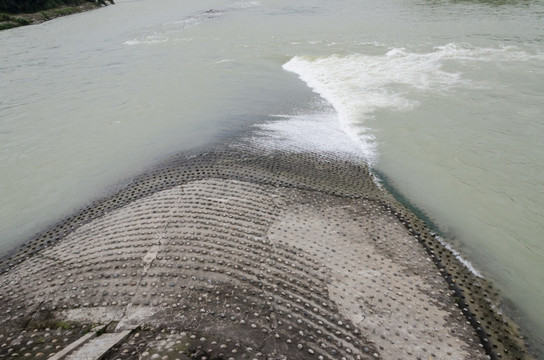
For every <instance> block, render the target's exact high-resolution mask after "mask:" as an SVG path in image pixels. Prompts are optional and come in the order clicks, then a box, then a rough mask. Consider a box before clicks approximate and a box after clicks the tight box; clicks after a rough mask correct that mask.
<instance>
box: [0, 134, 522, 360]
mask: <svg viewBox="0 0 544 360" xmlns="http://www.w3.org/2000/svg"><path fill="white" fill-rule="evenodd" d="M0 266H1V271H2V274H1V275H0V282H1V284H2V287H1V288H0V311H1V313H2V314H3V316H2V317H1V319H0V329H1V330H0V343H1V344H2V346H1V347H0V357H3V358H13V357H35V358H40V357H42V358H47V357H49V356H51V355H53V354H59V353H61V352H62V351H63V350H64V349H66V348H68V347H69V346H70V345H71V344H78V346H73V349H71V348H69V350H70V351H64V353H63V356H66V358H69V356H70V352H71V354H72V356H74V354H75V352H76V351H78V350H77V349H78V348H80V350H79V351H90V350H87V349H90V348H93V347H94V346H95V344H97V345H96V347H97V348H100V355H97V357H96V358H98V356H101V358H105V359H154V358H162V359H187V358H191V359H230V358H233V359H244V358H251V359H253V358H257V359H259V358H262V359H265V358H268V359H281V358H287V359H306V358H307V359H376V358H383V359H407V358H422V359H423V358H425V359H428V358H433V359H434V358H436V359H447V358H452V359H487V358H492V359H497V358H507V359H527V358H530V356H529V354H527V352H526V349H525V345H524V343H523V340H522V339H521V337H520V334H519V333H518V331H517V330H516V326H515V324H513V323H512V322H511V321H510V320H508V318H506V317H505V316H504V315H503V314H500V313H499V312H498V310H497V309H498V307H497V305H498V304H499V302H500V298H499V297H498V294H497V293H495V291H494V290H493V287H492V286H491V284H489V283H488V282H487V281H486V280H484V279H482V278H479V277H477V276H476V275H474V274H473V273H472V272H470V271H469V270H467V269H466V268H465V267H464V266H463V265H462V264H461V263H460V262H459V261H458V259H457V258H456V257H455V256H454V255H453V254H452V253H451V252H450V251H449V250H448V249H446V248H445V247H444V245H443V244H442V243H441V242H440V241H439V240H438V239H437V238H435V235H434V233H432V232H431V231H430V229H428V228H427V227H426V225H425V224H424V223H423V222H422V221H421V220H420V219H418V218H417V217H416V216H415V215H413V214H412V213H411V212H410V211H408V210H407V209H406V208H404V207H403V206H402V205H401V204H399V203H398V202H397V201H396V200H395V199H394V198H393V197H392V196H391V195H390V194H389V193H387V192H386V191H385V190H383V189H381V188H380V187H378V186H377V185H376V183H375V181H374V179H373V176H372V174H371V173H370V172H369V170H368V168H367V167H366V166H365V164H364V163H362V162H360V161H358V160H357V159H353V158H340V157H338V156H335V155H327V154H314V153H311V152H304V153H302V152H301V153H290V152H283V151H280V150H277V151H271V152H266V153H263V152H260V151H256V150H255V149H253V148H251V147H250V146H244V145H241V144H235V145H232V144H231V145H227V146H222V147H218V148H215V149H211V150H208V151H203V152H199V153H192V154H180V155H177V156H175V157H173V158H171V159H170V160H168V161H167V162H165V163H163V164H161V165H160V166H157V167H155V168H154V169H151V170H150V171H149V172H147V173H146V174H144V175H143V176H141V177H139V178H137V179H135V180H134V181H133V182H132V183H131V184H129V185H127V186H126V187H124V188H123V189H122V190H121V191H119V192H117V193H116V194H113V195H112V196H109V197H106V198H104V199H101V200H98V201H96V202H94V203H92V204H90V205H89V206H87V207H86V208H84V209H82V210H81V211H79V212H78V213H77V214H75V215H73V216H71V217H69V218H67V219H65V220H63V221H61V222H59V223H58V224H56V225H54V226H52V227H51V228H50V229H47V230H46V231H44V232H43V233H41V234H39V235H38V236H36V237H35V238H34V239H33V240H31V241H30V242H28V243H27V244H25V245H24V246H22V247H21V248H19V249H18V250H17V251H16V252H14V253H13V254H11V255H10V256H9V257H8V258H5V259H3V260H2V262H1V263H0ZM97 325H103V327H102V328H101V331H100V333H98V334H96V336H88V340H87V339H86V338H85V339H84V340H83V341H80V343H81V344H80V343H76V342H77V341H78V339H81V338H82V337H84V336H85V334H88V333H89V332H91V333H92V332H93V331H95V330H93V329H95V326H97ZM108 334H110V335H108ZM115 334H118V335H115ZM103 336H104V338H103V339H106V337H107V339H108V340H107V341H106V340H104V341H102V342H100V341H99V340H100V338H101V337H103ZM93 338H94V339H95V340H92V339H93ZM110 339H113V340H110ZM90 341H94V342H93V343H90ZM109 341H111V345H107V346H108V350H107V351H104V346H103V344H109ZM86 342H89V344H88V346H85V345H84V343H86ZM100 344H102V346H100ZM81 349H83V350H81ZM89 356H92V355H89Z"/></svg>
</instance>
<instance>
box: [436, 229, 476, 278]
mask: <svg viewBox="0 0 544 360" xmlns="http://www.w3.org/2000/svg"><path fill="white" fill-rule="evenodd" d="M435 239H436V240H438V241H439V242H440V243H441V244H442V245H444V247H445V248H446V249H448V250H449V251H451V253H452V254H453V255H454V256H455V257H456V258H457V260H459V261H460V262H461V263H462V264H463V265H465V267H466V268H467V269H468V270H469V271H471V272H472V273H473V274H474V275H476V276H477V277H479V278H483V276H482V274H480V272H479V271H478V270H476V268H475V267H474V266H472V264H471V263H470V262H469V261H468V260H466V259H465V258H463V257H462V256H461V254H459V252H458V251H457V250H455V249H454V248H453V247H452V246H451V245H450V244H448V243H447V242H445V241H444V239H442V238H441V237H440V236H435Z"/></svg>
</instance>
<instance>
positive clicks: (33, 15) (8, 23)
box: [0, 0, 114, 30]
mask: <svg viewBox="0 0 544 360" xmlns="http://www.w3.org/2000/svg"><path fill="white" fill-rule="evenodd" d="M107 1H108V2H109V3H111V4H114V1H113V0H107ZM103 5H104V6H106V5H107V3H106V1H105V0H0V30H5V29H11V28H14V27H17V26H23V25H31V24H39V23H42V22H44V21H47V20H51V19H54V18H57V17H60V16H65V15H70V14H75V13H80V12H84V11H88V10H93V9H96V8H98V7H101V6H103Z"/></svg>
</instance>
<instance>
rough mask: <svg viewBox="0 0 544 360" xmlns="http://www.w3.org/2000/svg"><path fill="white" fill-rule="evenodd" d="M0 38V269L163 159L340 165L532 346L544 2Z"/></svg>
mask: <svg viewBox="0 0 544 360" xmlns="http://www.w3.org/2000/svg"><path fill="white" fill-rule="evenodd" d="M116 3H117V4H116V5H115V6H108V7H105V8H101V9H99V10H96V11H92V12H88V13H83V14H77V15H73V16H69V17H64V18H59V19H56V20H54V21H50V22H46V23H43V24H40V25H35V26H28V27H23V28H16V29H11V30H7V31H2V32H0V49H1V52H0V54H1V56H0V198H1V199H2V201H1V202H0V253H5V252H7V251H9V250H10V249H12V248H13V247H14V246H16V245H17V244H19V243H21V241H24V240H26V239H28V238H29V237H30V236H32V234H34V233H35V232H36V231H39V230H40V229H42V228H43V227H44V226H47V225H48V224H50V223H52V222H54V221H55V220H57V219H59V218H61V217H63V216H66V215H68V214H69V213H70V212H72V211H74V210H75V209H77V208H79V207H81V206H82V205H83V204H85V203H86V202H88V201H90V200H92V199H95V198H96V197H99V196H101V194H104V193H106V192H108V191H112V190H114V189H115V187H116V186H121V185H122V184H123V182H124V181H128V180H129V179H130V178H131V176H134V175H135V174H138V173H139V172H141V171H143V170H144V169H145V168H147V167H149V166H150V165H152V164H153V163H154V162H156V161H159V160H161V159H163V158H164V157H165V156H167V155H169V154H172V153H175V152H179V151H183V150H188V149H192V148H195V147H198V146H203V145H207V144H213V143H215V142H218V141H219V142H220V141H222V139H225V138H231V137H232V136H233V135H234V136H235V135H236V134H237V133H242V132H243V133H244V134H246V133H247V130H248V129H253V130H254V132H255V134H256V136H255V139H253V140H254V142H255V144H256V145H257V146H261V147H263V149H264V148H267V147H277V146H281V147H288V148H290V149H292V150H293V151H301V150H303V151H304V150H312V151H326V152H337V153H350V154H356V155H357V156H360V157H362V158H364V159H365V160H366V161H367V162H368V163H369V164H371V166H372V167H373V169H374V171H375V173H376V174H377V175H378V176H379V177H380V178H381V179H382V181H384V184H386V185H387V186H389V187H391V188H393V189H394V191H395V192H398V194H399V195H400V196H402V197H403V198H404V200H405V201H407V202H409V203H410V204H411V205H412V206H414V207H416V208H418V209H419V210H420V211H421V212H422V213H424V214H425V216H427V217H428V219H429V220H430V221H432V222H433V223H434V226H436V227H437V229H436V230H438V231H440V232H441V234H443V237H444V238H445V240H446V241H448V242H449V243H451V244H452V245H453V246H454V247H455V248H456V249H457V250H458V251H459V252H460V253H461V254H462V256H463V257H464V258H465V259H467V260H468V261H470V262H471V263H472V265H473V266H474V268H475V269H476V271H477V272H479V273H481V274H482V275H483V276H485V277H487V278H489V279H491V280H492V281H494V282H495V283H496V284H497V286H498V287H499V288H500V289H501V290H502V293H503V295H504V296H505V297H506V298H507V299H508V300H509V301H511V303H512V304H513V305H514V312H512V314H513V316H515V317H519V318H518V320H519V321H520V322H521V323H522V325H523V329H524V331H525V332H526V333H527V334H529V335H530V336H531V341H532V344H533V345H534V346H536V347H537V348H538V347H540V351H542V334H543V333H544V282H543V281H542V274H543V273H544V236H543V234H544V146H543V142H544V40H543V39H544V2H543V1H530V0H525V1H522V0H486V1H484V0H480V1H478V0H474V1H468V0H467V1H463V0H449V1H448V0H427V1H425V0H381V1H376V0H372V1H371V0H341V1H335V2H331V1H315V0H312V1H309V0H299V1H296V2H294V1H287V0H274V1H272V0H259V1H248V0H235V1H226V0H224V1H219V0H216V1H208V0H199V1H178V0H162V1H161V2H156V1H151V0H118V1H116Z"/></svg>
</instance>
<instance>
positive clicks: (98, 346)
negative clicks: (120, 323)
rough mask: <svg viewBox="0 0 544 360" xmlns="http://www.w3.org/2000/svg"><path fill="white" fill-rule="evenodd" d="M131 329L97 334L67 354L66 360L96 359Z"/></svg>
mask: <svg viewBox="0 0 544 360" xmlns="http://www.w3.org/2000/svg"><path fill="white" fill-rule="evenodd" d="M131 331H132V330H124V331H121V332H116V333H106V334H102V335H100V336H97V337H95V338H93V339H91V340H90V341H88V342H86V343H85V344H84V345H83V346H81V347H80V348H78V349H76V350H75V351H74V352H73V353H71V354H70V355H68V356H67V357H66V358H65V359H66V360H98V359H100V358H102V356H104V354H106V352H107V351H108V350H109V349H111V348H112V347H114V346H115V345H117V344H119V343H120V342H121V341H123V340H124V339H125V338H127V336H128V335H130V333H131Z"/></svg>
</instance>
